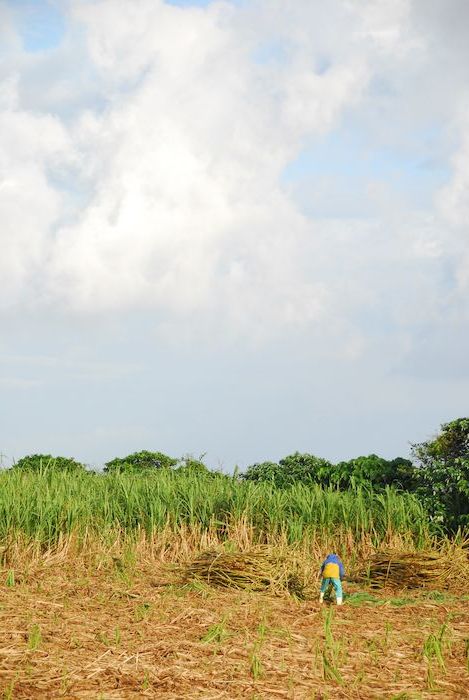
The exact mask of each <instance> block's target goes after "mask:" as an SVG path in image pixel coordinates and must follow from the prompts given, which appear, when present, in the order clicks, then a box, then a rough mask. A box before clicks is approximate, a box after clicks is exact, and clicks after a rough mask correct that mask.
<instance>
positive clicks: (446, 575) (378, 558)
mask: <svg viewBox="0 0 469 700" xmlns="http://www.w3.org/2000/svg"><path fill="white" fill-rule="evenodd" d="M367 573H368V578H369V580H370V583H371V586H373V587H375V588H382V587H385V586H390V587H394V588H422V587H425V588H433V589H438V588H441V589H443V588H451V587H457V586H458V582H460V581H462V580H464V579H466V578H467V575H468V574H469V560H468V552H467V549H466V548H465V547H451V548H446V549H441V550H439V551H435V552H407V553H405V552H390V551H387V552H378V553H377V554H375V555H374V556H373V557H372V558H371V561H370V564H369V569H368V572H367Z"/></svg>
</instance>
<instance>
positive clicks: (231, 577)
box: [184, 548, 306, 598]
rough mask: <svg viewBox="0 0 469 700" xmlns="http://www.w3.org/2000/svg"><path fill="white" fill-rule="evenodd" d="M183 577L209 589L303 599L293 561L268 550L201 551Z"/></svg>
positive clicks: (303, 590)
mask: <svg viewBox="0 0 469 700" xmlns="http://www.w3.org/2000/svg"><path fill="white" fill-rule="evenodd" d="M184 578H185V580H187V581H189V580H198V581H203V582H204V583H208V584H209V585H212V586H222V587H227V588H237V589H242V590H252V591H266V590H270V591H272V592H275V593H282V592H286V591H288V592H289V593H291V594H292V595H296V596H298V597H303V598H304V597H306V584H305V580H304V576H302V574H301V572H300V571H299V569H298V566H297V565H295V562H292V561H291V560H289V559H287V558H286V557H284V556H281V555H276V554H275V553H273V552H272V551H271V550H269V549H268V548H263V549H257V550H253V551H250V552H236V553H234V552H219V551H218V552H217V551H208V552H203V553H202V554H200V556H199V557H197V558H196V559H194V560H193V561H192V562H191V563H190V564H189V565H188V566H187V567H186V569H185V572H184Z"/></svg>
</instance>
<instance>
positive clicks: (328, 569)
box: [319, 552, 345, 605]
mask: <svg viewBox="0 0 469 700" xmlns="http://www.w3.org/2000/svg"><path fill="white" fill-rule="evenodd" d="M321 576H322V583H321V592H320V593H319V602H320V603H323V602H324V593H325V592H326V591H327V589H328V588H329V586H330V585H332V586H333V587H334V591H335V598H336V602H337V605H342V600H343V594H342V579H343V578H344V577H345V569H344V565H343V564H342V561H341V559H340V557H339V556H338V555H337V554H335V553H334V552H333V553H332V554H328V555H327V557H326V558H325V559H324V561H323V563H322V564H321Z"/></svg>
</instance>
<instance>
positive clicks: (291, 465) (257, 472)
mask: <svg viewBox="0 0 469 700" xmlns="http://www.w3.org/2000/svg"><path fill="white" fill-rule="evenodd" d="M332 469H333V466H332V464H331V463H330V462H328V461H327V460H326V459H322V458H321V457H315V456H314V455H311V454H307V453H305V454H301V453H300V452H295V453H294V454H292V455H289V456H288V457H284V458H283V459H281V460H280V461H279V462H278V464H277V463H276V462H261V463H259V464H252V465H251V466H249V467H248V468H247V470H246V472H245V473H244V474H242V478H243V479H246V480H247V481H270V482H271V483H273V484H274V485H275V486H277V487H279V488H284V487H286V486H291V485H292V484H295V483H302V484H324V483H329V480H330V477H331V472H332Z"/></svg>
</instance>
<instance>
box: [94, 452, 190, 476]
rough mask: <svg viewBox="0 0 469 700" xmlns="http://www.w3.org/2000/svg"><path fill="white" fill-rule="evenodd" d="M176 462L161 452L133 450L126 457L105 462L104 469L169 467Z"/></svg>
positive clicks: (131, 469)
mask: <svg viewBox="0 0 469 700" xmlns="http://www.w3.org/2000/svg"><path fill="white" fill-rule="evenodd" d="M177 462H178V460H177V459H174V457H168V455H165V454H163V453H162V452H148V451H147V450H142V451H141V452H134V453H133V454H131V455H127V457H115V458H114V459H112V460H111V461H110V462H106V465H105V467H104V471H105V472H116V471H125V472H133V471H136V472H139V471H147V470H152V469H171V468H172V467H174V466H175V465H176V464H177Z"/></svg>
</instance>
